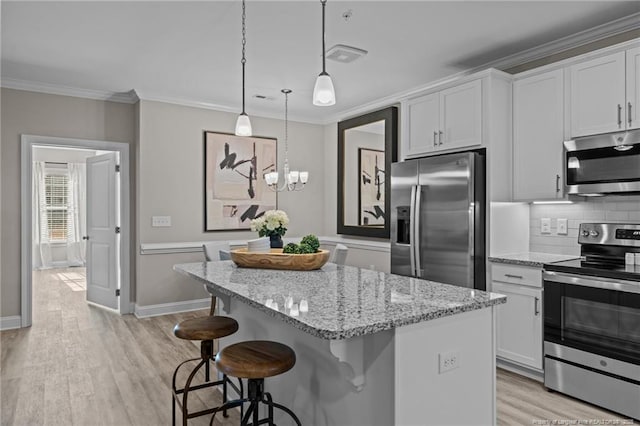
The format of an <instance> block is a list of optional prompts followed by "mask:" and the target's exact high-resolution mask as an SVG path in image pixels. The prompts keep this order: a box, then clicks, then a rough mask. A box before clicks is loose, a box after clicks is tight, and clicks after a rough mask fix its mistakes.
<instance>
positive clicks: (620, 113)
mask: <svg viewBox="0 0 640 426" xmlns="http://www.w3.org/2000/svg"><path fill="white" fill-rule="evenodd" d="M620 127H622V105H620V104H618V128H620Z"/></svg>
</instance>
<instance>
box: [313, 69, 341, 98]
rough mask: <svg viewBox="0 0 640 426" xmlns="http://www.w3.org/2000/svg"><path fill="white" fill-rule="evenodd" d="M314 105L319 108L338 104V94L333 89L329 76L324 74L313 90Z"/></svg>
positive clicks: (318, 79) (320, 76)
mask: <svg viewBox="0 0 640 426" xmlns="http://www.w3.org/2000/svg"><path fill="white" fill-rule="evenodd" d="M313 104H314V105H318V106H331V105H335V104H336V92H335V90H334V89H333V81H331V76H330V75H329V74H327V73H326V72H325V73H322V74H320V75H319V76H318V78H317V79H316V85H315V86H314V88H313Z"/></svg>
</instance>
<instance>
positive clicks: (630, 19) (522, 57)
mask: <svg viewBox="0 0 640 426" xmlns="http://www.w3.org/2000/svg"><path fill="white" fill-rule="evenodd" d="M637 29H640V12H638V13H634V14H632V15H629V16H625V17H624V18H620V19H617V20H615V21H611V22H607V23H605V24H602V25H599V26H597V27H593V28H589V29H587V30H584V31H580V32H578V33H575V34H571V35H569V36H566V37H563V38H559V39H557V40H553V41H551V42H548V43H545V44H541V45H539V46H536V47H533V48H531V49H527V50H524V51H522V52H518V53H515V54H513V55H509V56H506V57H504V58H501V59H498V60H496V61H491V62H488V63H486V64H484V65H482V66H481V67H480V68H496V69H500V70H504V69H509V68H513V67H516V66H519V65H523V64H526V63H528V62H532V61H536V60H538V59H542V58H546V57H547V56H551V55H555V54H557V53H560V52H564V51H566V50H570V49H573V48H576V47H580V46H584V45H585V44H589V43H593V42H595V41H598V40H602V39H605V38H607V37H612V36H615V35H618V34H622V33H625V32H627V31H633V30H637Z"/></svg>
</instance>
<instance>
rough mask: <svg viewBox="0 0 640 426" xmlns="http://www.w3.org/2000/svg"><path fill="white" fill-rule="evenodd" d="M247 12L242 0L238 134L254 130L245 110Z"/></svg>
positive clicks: (245, 133)
mask: <svg viewBox="0 0 640 426" xmlns="http://www.w3.org/2000/svg"><path fill="white" fill-rule="evenodd" d="M246 19H247V12H246V6H245V4H244V0H242V61H240V63H241V64H242V113H241V114H240V115H239V116H238V120H237V121H236V136H251V135H252V134H253V130H252V129H251V121H249V116H248V115H247V113H246V112H245V111H244V66H245V64H246V63H247V58H246V57H245V46H246V44H247V27H246V22H245V21H246Z"/></svg>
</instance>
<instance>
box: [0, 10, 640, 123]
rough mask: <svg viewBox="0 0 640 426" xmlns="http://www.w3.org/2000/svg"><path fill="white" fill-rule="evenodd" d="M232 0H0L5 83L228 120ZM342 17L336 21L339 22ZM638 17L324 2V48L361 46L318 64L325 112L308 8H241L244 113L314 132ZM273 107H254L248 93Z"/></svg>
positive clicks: (233, 105)
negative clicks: (208, 110)
mask: <svg viewBox="0 0 640 426" xmlns="http://www.w3.org/2000/svg"><path fill="white" fill-rule="evenodd" d="M240 4H241V3H240V1H239V0H236V1H233V2H229V1H195V2H185V1H180V2H167V1H161V2H155V1H140V2H115V1H108V2H93V1H91V2H89V1H87V2H82V1H75V2H73V1H72V2H57V1H45V2H25V1H2V3H1V8H2V10H1V18H2V29H1V31H2V34H1V35H2V70H1V71H2V73H1V77H2V79H3V85H7V84H5V83H4V82H5V81H7V82H11V81H13V82H14V83H15V82H22V83H36V84H44V85H54V86H65V87H70V88H76V89H87V90H96V91H103V92H114V93H121V92H128V91H130V90H132V89H133V90H135V91H136V92H137V93H138V95H139V96H140V97H141V98H143V99H156V100H165V101H182V102H190V103H203V104H209V105H212V106H214V107H215V106H217V107H220V109H223V110H233V111H238V112H239V110H240V106H241V74H240V69H241V68H240V54H241V53H240V40H241V33H240V30H241V21H240V13H241V6H240ZM347 10H351V11H352V17H351V19H350V20H349V21H345V19H343V17H342V14H343V13H344V12H345V11H347ZM638 12H640V2H638V1H628V2H622V1H553V2H543V1H496V2H487V1H465V2H463V1H449V2H444V1H442V2H431V1H408V2H404V1H386V2H383V1H336V0H329V2H328V3H327V31H326V39H327V48H330V47H331V46H333V45H334V44H338V43H340V44H346V45H350V46H354V47H358V48H362V49H365V50H367V51H368V52H369V53H368V55H366V56H365V57H363V58H361V59H359V60H357V61H355V62H353V63H350V64H341V63H337V62H332V61H328V62H327V71H328V72H329V74H331V76H332V78H333V81H334V85H335V87H336V92H337V103H336V105H335V106H333V107H316V106H313V105H312V103H311V93H312V90H313V84H314V81H315V77H316V76H317V74H318V73H319V72H320V71H321V28H320V19H321V6H320V2H319V1H316V0H313V1H312V0H300V1H281V2H274V1H266V0H254V1H249V2H248V3H247V77H246V78H247V113H248V114H249V115H252V114H253V115H265V116H278V117H279V116H282V114H283V109H284V99H283V95H282V94H281V93H280V89H282V88H290V89H292V90H293V93H292V94H291V95H290V99H289V114H290V117H291V118H292V119H294V120H302V121H310V122H326V121H327V120H328V119H329V118H335V117H344V116H345V115H348V114H349V113H350V112H352V111H355V110H356V109H357V108H358V107H359V106H362V105H365V104H370V103H374V102H375V101H376V100H379V99H381V98H385V97H389V96H392V95H394V94H398V93H402V92H406V91H408V90H410V89H413V88H416V87H419V86H422V85H424V84H426V83H428V82H430V81H434V80H438V79H441V78H444V77H446V76H448V75H451V74H454V73H457V72H460V71H464V70H468V69H471V68H475V67H478V66H481V65H483V64H486V63H489V62H492V61H495V60H497V59H500V58H503V57H506V56H508V55H512V54H515V53H518V52H520V51H523V50H526V49H530V48H533V47H535V46H538V45H541V44H544V43H548V42H551V41H553V40H556V39H559V38H562V37H566V36H569V35H572V34H575V33H577V32H580V31H583V30H586V29H589V28H592V27H595V26H598V25H601V24H604V23H607V22H610V21H613V20H616V19H619V18H623V17H627V16H629V15H631V14H634V13H638ZM256 94H260V95H265V96H267V97H269V98H272V100H259V99H255V98H253V96H254V95H256Z"/></svg>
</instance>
